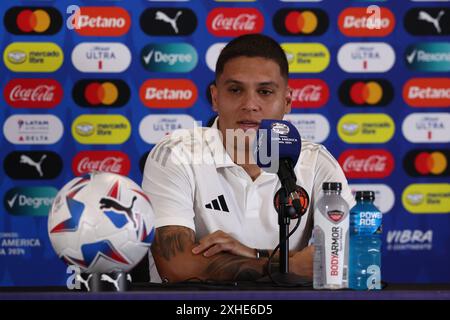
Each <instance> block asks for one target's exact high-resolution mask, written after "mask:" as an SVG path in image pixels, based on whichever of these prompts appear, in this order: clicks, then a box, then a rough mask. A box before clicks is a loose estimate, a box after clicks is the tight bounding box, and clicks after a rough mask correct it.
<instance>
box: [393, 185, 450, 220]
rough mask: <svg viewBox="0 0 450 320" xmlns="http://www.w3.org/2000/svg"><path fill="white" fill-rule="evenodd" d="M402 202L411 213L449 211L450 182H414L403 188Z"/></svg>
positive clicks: (441, 212) (446, 212) (443, 212)
mask: <svg viewBox="0 0 450 320" xmlns="http://www.w3.org/2000/svg"><path fill="white" fill-rule="evenodd" d="M402 204H403V206H404V207H405V209H406V210H407V211H409V212H410V213H413V214H435V213H439V214H448V213H450V183H414V184H410V185H409V186H407V187H406V188H405V190H403V193H402Z"/></svg>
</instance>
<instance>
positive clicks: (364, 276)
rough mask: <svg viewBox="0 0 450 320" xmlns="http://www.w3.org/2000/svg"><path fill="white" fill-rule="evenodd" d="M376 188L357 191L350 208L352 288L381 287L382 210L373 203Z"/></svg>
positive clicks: (372, 288) (369, 288) (350, 277)
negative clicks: (353, 203) (354, 203)
mask: <svg viewBox="0 0 450 320" xmlns="http://www.w3.org/2000/svg"><path fill="white" fill-rule="evenodd" d="M374 200H375V193H374V192H373V191H357V192H356V205H355V206H354V207H353V208H352V209H351V210H350V259H349V288H351V289H355V290H374V289H378V290H379V289H381V222H382V213H381V212H380V210H378V208H377V207H375V205H374V204H373V201H374Z"/></svg>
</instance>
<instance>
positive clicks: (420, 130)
mask: <svg viewBox="0 0 450 320" xmlns="http://www.w3.org/2000/svg"><path fill="white" fill-rule="evenodd" d="M449 131H450V114H449V113H444V112H433V113H431V112H430V113H412V114H410V115H408V116H407V117H406V118H405V120H404V121H403V124H402V132H403V135H404V136H405V138H406V140H408V141H409V142H413V143H433V142H438V143H448V142H450V135H449V134H448V133H449Z"/></svg>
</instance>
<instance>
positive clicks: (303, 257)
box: [289, 245, 314, 279]
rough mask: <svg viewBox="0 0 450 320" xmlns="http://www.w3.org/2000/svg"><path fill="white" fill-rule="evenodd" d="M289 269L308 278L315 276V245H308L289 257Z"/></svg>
mask: <svg viewBox="0 0 450 320" xmlns="http://www.w3.org/2000/svg"><path fill="white" fill-rule="evenodd" d="M289 260H290V261H289V269H290V270H291V271H292V272H294V273H296V274H298V275H299V276H304V277H307V278H310V279H312V278H313V270H314V268H313V260H314V246H313V245H311V246H307V247H306V248H304V249H303V250H301V251H298V252H296V253H295V254H294V255H293V256H292V257H291V258H290V259H289Z"/></svg>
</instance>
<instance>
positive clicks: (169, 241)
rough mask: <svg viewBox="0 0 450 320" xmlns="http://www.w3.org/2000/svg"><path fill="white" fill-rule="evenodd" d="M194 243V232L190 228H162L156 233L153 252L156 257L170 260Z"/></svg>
mask: <svg viewBox="0 0 450 320" xmlns="http://www.w3.org/2000/svg"><path fill="white" fill-rule="evenodd" d="M194 241H195V237H194V232H193V231H192V230H190V229H188V228H179V227H171V226H168V227H162V228H158V230H157V232H156V235H155V240H154V241H153V244H152V251H153V253H154V254H155V255H159V256H161V257H163V258H164V259H165V260H170V259H171V258H172V257H174V256H175V255H176V254H177V253H180V252H184V250H185V248H186V246H187V245H188V244H189V243H194Z"/></svg>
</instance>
